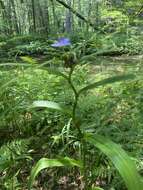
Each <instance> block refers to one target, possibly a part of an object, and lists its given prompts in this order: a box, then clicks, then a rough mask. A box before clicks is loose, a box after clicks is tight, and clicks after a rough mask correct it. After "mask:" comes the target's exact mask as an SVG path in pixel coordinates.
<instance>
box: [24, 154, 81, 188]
mask: <svg viewBox="0 0 143 190" xmlns="http://www.w3.org/2000/svg"><path fill="white" fill-rule="evenodd" d="M73 166H77V167H80V168H82V167H83V165H82V163H81V162H80V161H77V160H74V159H71V158H69V157H65V158H61V159H47V158H42V159H40V160H39V161H38V162H37V164H36V165H35V167H34V168H33V169H32V171H31V175H30V179H29V183H28V189H29V190H30V189H31V188H32V185H33V182H34V180H35V178H36V176H37V175H38V173H39V172H40V171H41V170H43V169H46V168H52V167H73Z"/></svg>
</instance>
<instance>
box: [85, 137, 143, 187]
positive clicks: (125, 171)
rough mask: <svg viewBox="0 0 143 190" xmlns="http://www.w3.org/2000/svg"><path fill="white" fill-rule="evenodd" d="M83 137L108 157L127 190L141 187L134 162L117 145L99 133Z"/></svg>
mask: <svg viewBox="0 0 143 190" xmlns="http://www.w3.org/2000/svg"><path fill="white" fill-rule="evenodd" d="M85 139H86V140H87V141H88V142H90V143H91V144H92V145H94V146H96V147H97V148H99V149H100V150H101V151H102V152H103V153H104V154H105V155H106V156H107V157H108V158H110V160H111V161H112V163H113V164H114V166H115V167H116V169H117V170H118V172H119V173H120V175H121V176H122V178H123V180H124V182H125V184H126V186H127V188H128V190H141V189H142V187H143V182H142V181H141V177H140V175H139V174H138V172H137V169H136V165H135V163H134V162H133V161H132V160H131V158H130V157H129V156H128V155H127V154H126V152H125V151H124V150H123V149H122V148H121V147H120V146H119V145H117V144H115V143H114V142H112V141H111V140H109V139H106V138H105V137H102V136H99V135H95V136H94V135H93V134H86V135H85Z"/></svg>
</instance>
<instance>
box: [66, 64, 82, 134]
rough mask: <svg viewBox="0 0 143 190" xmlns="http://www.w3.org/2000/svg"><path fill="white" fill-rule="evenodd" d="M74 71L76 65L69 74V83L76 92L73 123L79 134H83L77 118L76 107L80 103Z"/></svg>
mask: <svg viewBox="0 0 143 190" xmlns="http://www.w3.org/2000/svg"><path fill="white" fill-rule="evenodd" d="M73 71H74V67H72V68H70V72H69V76H68V83H69V85H70V86H71V89H72V90H73V93H74V103H73V110H72V120H73V124H74V126H75V127H76V128H77V129H78V132H79V135H82V132H81V130H80V126H79V124H78V123H77V120H76V108H77V104H78V97H79V94H78V92H77V90H76V88H75V86H74V84H73V82H72V73H73Z"/></svg>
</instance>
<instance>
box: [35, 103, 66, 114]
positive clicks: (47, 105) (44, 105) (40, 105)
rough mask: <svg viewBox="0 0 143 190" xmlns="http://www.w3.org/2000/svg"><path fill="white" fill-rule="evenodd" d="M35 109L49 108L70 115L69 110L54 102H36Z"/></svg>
mask: <svg viewBox="0 0 143 190" xmlns="http://www.w3.org/2000/svg"><path fill="white" fill-rule="evenodd" d="M32 107H33V108H49V109H54V110H59V111H61V112H64V113H67V114H70V112H69V110H67V109H66V108H65V107H63V106H61V105H60V104H58V103H56V102H52V101H46V100H45V101H42V100H41V101H34V102H33V104H32Z"/></svg>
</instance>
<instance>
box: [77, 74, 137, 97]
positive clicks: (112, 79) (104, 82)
mask: <svg viewBox="0 0 143 190" xmlns="http://www.w3.org/2000/svg"><path fill="white" fill-rule="evenodd" d="M134 77H135V76H134V75H132V74H129V75H120V76H114V77H110V78H107V79H103V80H101V81H98V82H95V83H93V84H90V85H88V86H86V87H84V88H82V89H81V90H80V91H79V94H81V93H82V92H84V91H87V90H90V89H93V88H97V87H99V86H103V85H107V84H111V83H114V82H120V81H122V80H129V79H133V78H134Z"/></svg>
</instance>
